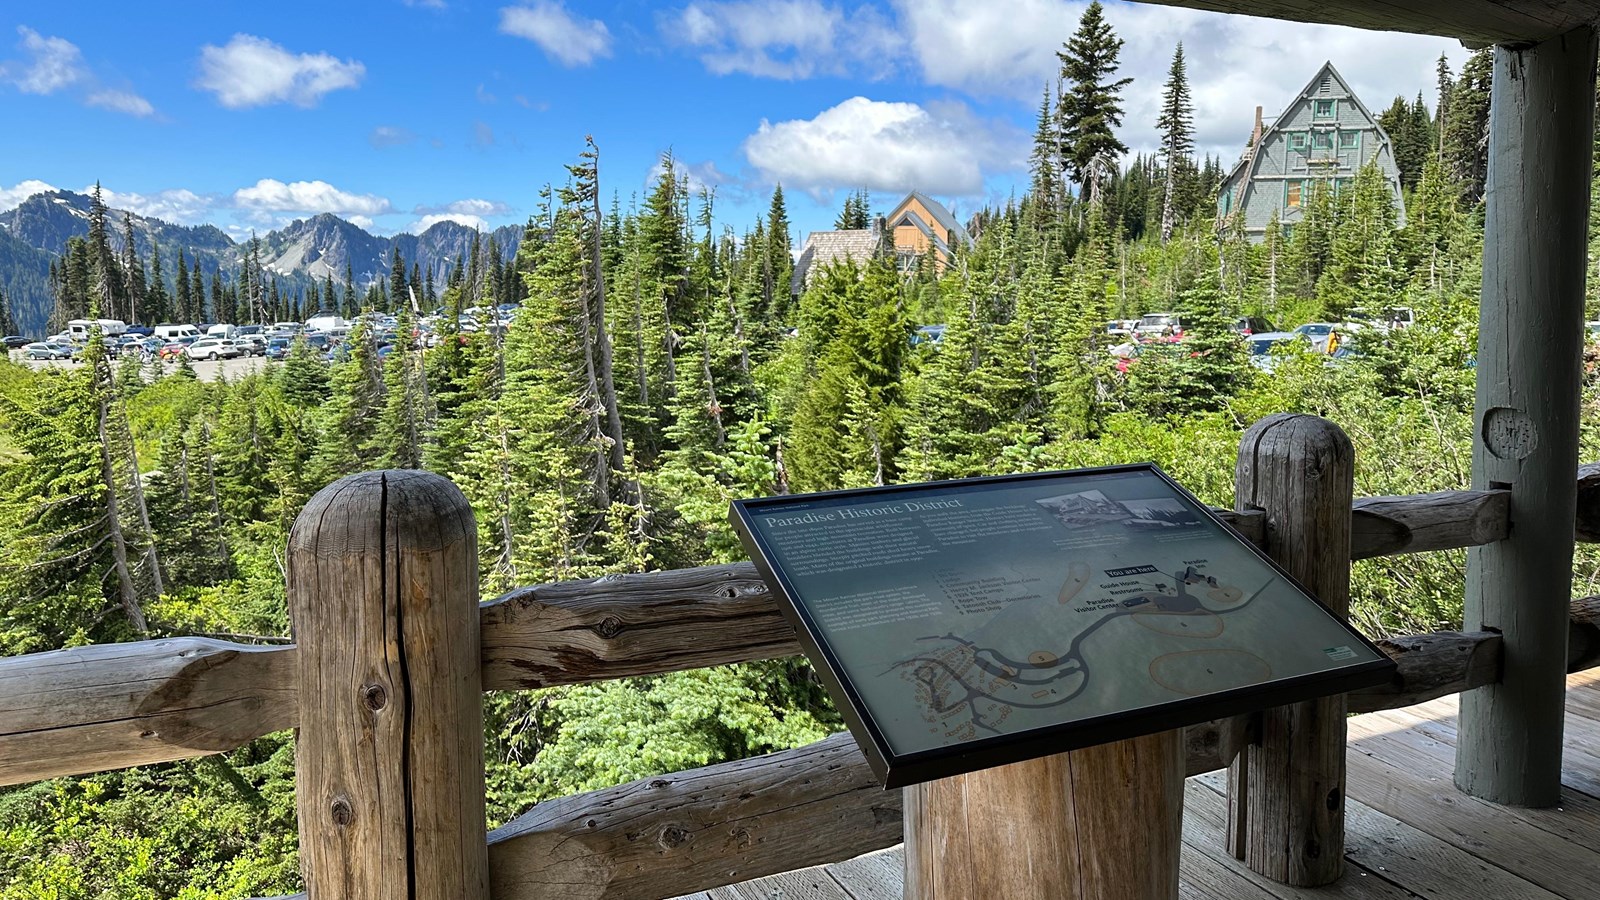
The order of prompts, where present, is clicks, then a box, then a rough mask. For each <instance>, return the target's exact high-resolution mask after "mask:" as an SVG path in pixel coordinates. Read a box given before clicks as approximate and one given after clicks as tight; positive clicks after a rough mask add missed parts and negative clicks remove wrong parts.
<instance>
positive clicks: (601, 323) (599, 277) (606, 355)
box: [589, 141, 636, 490]
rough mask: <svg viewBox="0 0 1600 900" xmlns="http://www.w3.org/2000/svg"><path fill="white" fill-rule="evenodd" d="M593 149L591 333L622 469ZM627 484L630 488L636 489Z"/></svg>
mask: <svg viewBox="0 0 1600 900" xmlns="http://www.w3.org/2000/svg"><path fill="white" fill-rule="evenodd" d="M589 147H590V149H592V150H593V151H594V334H595V341H596V345H597V346H598V348H599V350H600V402H601V404H603V405H604V406H605V411H606V436H607V437H609V438H610V439H611V468H612V470H613V471H616V472H619V473H620V472H621V471H622V470H623V469H624V468H626V466H627V462H626V460H625V459H624V457H623V453H624V450H625V447H624V445H623V438H622V414H621V412H619V411H618V410H617V382H616V378H615V375H614V372H613V369H614V368H615V360H614V358H613V356H612V351H611V332H610V330H609V327H608V325H607V320H606V275H605V267H604V259H603V256H602V252H601V251H602V249H603V248H602V246H601V242H600V238H601V236H602V234H603V233H604V229H603V228H602V223H603V220H602V219H601V217H600V148H599V147H596V146H595V144H594V141H590V142H589ZM635 489H636V488H635V487H634V486H633V485H631V484H630V485H629V490H635Z"/></svg>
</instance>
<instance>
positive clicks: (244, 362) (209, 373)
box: [11, 350, 276, 381]
mask: <svg viewBox="0 0 1600 900" xmlns="http://www.w3.org/2000/svg"><path fill="white" fill-rule="evenodd" d="M11 361H12V362H17V363H22V364H23V365H26V366H28V367H29V368H34V369H50V368H56V369H63V368H76V367H78V366H81V365H83V363H81V362H66V361H64V360H58V359H57V360H45V359H23V358H22V352H21V351H20V350H13V351H11ZM161 365H162V367H163V370H164V371H167V372H171V371H173V370H174V369H176V368H177V367H178V363H177V362H176V361H167V362H164V363H162V364H161ZM190 365H192V366H194V373H195V374H196V375H198V376H200V380H201V381H216V380H217V379H218V378H219V377H221V376H223V375H226V376H227V377H228V380H230V381H232V380H234V379H236V378H240V377H242V376H244V375H248V374H250V373H251V372H256V371H262V370H265V368H266V367H267V366H269V365H276V363H271V362H268V361H267V359H266V358H265V357H261V356H251V357H241V358H239V359H219V360H217V361H216V362H211V361H209V360H204V359H201V360H195V361H194V362H192V363H190Z"/></svg>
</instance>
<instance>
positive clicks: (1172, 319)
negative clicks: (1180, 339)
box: [1133, 312, 1183, 338]
mask: <svg viewBox="0 0 1600 900" xmlns="http://www.w3.org/2000/svg"><path fill="white" fill-rule="evenodd" d="M1182 330H1183V319H1182V317H1180V316H1179V315H1178V314H1177V313H1172V312H1159V313H1145V314H1144V315H1142V316H1140V317H1139V324H1138V325H1135V326H1134V327H1133V333H1134V335H1135V336H1137V337H1140V338H1157V337H1166V336H1167V335H1170V334H1176V333H1177V332H1180V331H1182Z"/></svg>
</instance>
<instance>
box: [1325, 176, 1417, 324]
mask: <svg viewBox="0 0 1600 900" xmlns="http://www.w3.org/2000/svg"><path fill="white" fill-rule="evenodd" d="M1339 199H1340V202H1341V204H1342V205H1343V206H1344V210H1343V213H1342V215H1341V216H1340V222H1339V227H1338V228H1337V229H1336V230H1335V231H1334V232H1333V242H1332V259H1331V264H1330V265H1329V266H1328V267H1327V269H1326V271H1324V273H1323V275H1322V277H1321V279H1320V280H1319V282H1318V293H1319V294H1320V295H1321V296H1322V300H1323V304H1324V306H1325V308H1326V310H1327V312H1328V313H1329V314H1330V315H1331V316H1333V317H1334V318H1336V319H1337V318H1342V317H1343V315H1344V314H1345V313H1346V312H1348V311H1349V310H1351V309H1352V308H1354V307H1357V306H1362V305H1365V304H1368V303H1371V302H1373V301H1374V300H1380V301H1381V299H1382V298H1386V297H1392V296H1395V295H1396V294H1397V293H1398V291H1399V289H1400V287H1401V284H1402V279H1401V277H1400V270H1399V260H1398V259H1397V258H1396V248H1395V241H1394V198H1393V193H1392V192H1391V189H1390V187H1389V185H1388V183H1387V181H1386V180H1385V179H1384V176H1383V173H1382V172H1381V171H1379V170H1378V167H1377V165H1376V164H1375V163H1368V164H1367V165H1366V166H1364V167H1362V169H1361V171H1360V172H1359V173H1357V175H1356V178H1355V183H1354V185H1353V186H1352V188H1351V189H1350V190H1348V191H1346V192H1345V194H1344V195H1343V196H1341V197H1340V198H1339Z"/></svg>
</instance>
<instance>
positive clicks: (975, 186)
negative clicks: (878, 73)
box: [744, 97, 1025, 196]
mask: <svg viewBox="0 0 1600 900" xmlns="http://www.w3.org/2000/svg"><path fill="white" fill-rule="evenodd" d="M1024 153H1025V149H1024V146H1023V139H1022V136H1021V135H1020V134H1019V133H1017V132H1016V130H1015V129H1013V128H1011V127H1009V126H1005V125H999V124H997V123H993V122H984V121H980V120H978V119H977V118H976V117H974V116H973V115H972V113H971V112H970V111H969V110H968V109H967V108H966V107H965V106H962V105H960V104H955V103H943V104H929V105H928V106H926V107H923V106H919V105H918V104H915V103H888V102H884V101H881V100H868V99H867V98H865V97H852V98H850V99H849V100H846V101H844V102H843V103H840V104H839V105H838V106H835V107H833V108H831V109H826V110H823V111H822V112H821V113H819V114H818V115H817V116H816V117H815V118H812V119H796V120H792V121H788V122H779V123H777V124H772V123H770V122H767V121H766V120H762V122H761V127H760V129H759V130H757V131H756V133H755V134H753V135H751V136H750V137H748V138H746V139H745V141H744V154H745V158H746V159H748V160H749V161H750V164H751V165H752V166H754V167H755V168H756V169H758V170H759V171H760V172H761V173H762V174H763V175H764V176H765V177H767V178H768V179H771V180H773V181H780V182H782V183H783V184H784V186H785V187H791V188H799V189H801V190H805V191H809V192H812V193H813V194H816V195H819V196H820V195H825V194H827V193H830V192H832V191H834V190H836V189H839V188H854V187H865V188H869V189H871V190H875V191H891V192H894V191H908V190H912V189H917V190H921V191H925V192H927V193H931V194H954V195H961V196H973V195H977V194H980V193H981V192H982V191H983V180H984V176H985V175H986V174H987V173H988V172H990V171H1007V170H1013V169H1015V168H1018V167H1019V166H1020V164H1021V162H1022V160H1023V158H1024V156H1023V155H1024Z"/></svg>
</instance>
